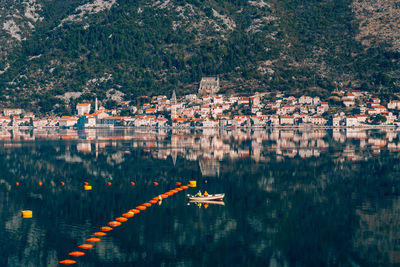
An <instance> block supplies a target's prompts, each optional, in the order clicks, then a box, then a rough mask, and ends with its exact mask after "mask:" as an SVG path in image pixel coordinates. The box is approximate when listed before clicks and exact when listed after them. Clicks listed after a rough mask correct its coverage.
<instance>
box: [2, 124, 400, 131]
mask: <svg viewBox="0 0 400 267" xmlns="http://www.w3.org/2000/svg"><path fill="white" fill-rule="evenodd" d="M391 128H392V129H396V128H399V126H398V125H362V126H327V125H306V126H304V125H279V126H265V127H257V126H255V127H254V126H250V127H245V126H242V127H202V126H200V127H196V126H181V127H173V126H166V127H152V126H140V127H135V126H113V127H107V126H96V127H76V126H72V127H60V126H45V127H33V126H6V127H0V129H2V130H3V129H4V130H13V129H20V130H34V129H40V130H46V129H59V130H64V129H65V130H68V129H70V130H71V129H73V130H85V129H95V130H113V129H133V130H134V129H141V130H143V129H151V130H155V129H163V130H169V129H171V130H175V129H193V130H210V129H215V130H228V131H229V130H235V129H250V130H262V129H264V130H267V129H364V130H367V129H391Z"/></svg>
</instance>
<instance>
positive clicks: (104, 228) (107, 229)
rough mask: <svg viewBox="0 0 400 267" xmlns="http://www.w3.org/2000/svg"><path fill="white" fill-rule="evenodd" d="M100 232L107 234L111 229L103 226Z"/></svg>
mask: <svg viewBox="0 0 400 267" xmlns="http://www.w3.org/2000/svg"><path fill="white" fill-rule="evenodd" d="M100 230H101V231H103V232H108V231H111V230H113V228H111V227H109V226H103V227H101V228H100Z"/></svg>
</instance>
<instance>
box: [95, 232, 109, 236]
mask: <svg viewBox="0 0 400 267" xmlns="http://www.w3.org/2000/svg"><path fill="white" fill-rule="evenodd" d="M93 235H94V236H105V235H107V234H106V233H103V232H94V233H93Z"/></svg>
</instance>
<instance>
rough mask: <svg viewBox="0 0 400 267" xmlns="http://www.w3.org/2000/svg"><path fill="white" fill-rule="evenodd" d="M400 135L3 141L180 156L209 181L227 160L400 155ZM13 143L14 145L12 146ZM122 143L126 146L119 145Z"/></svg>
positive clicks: (126, 135)
mask: <svg viewBox="0 0 400 267" xmlns="http://www.w3.org/2000/svg"><path fill="white" fill-rule="evenodd" d="M399 134H400V131H397V130H396V129H367V130H366V129H356V128H346V129H345V128H342V129H340V128H336V129H304V130H303V129H270V130H248V129H247V130H246V129H237V130H230V131H222V130H217V129H208V130H202V131H201V130H200V131H198V130H197V131H196V130H190V129H178V130H167V129H164V130H163V129H161V130H149V129H144V130H132V129H117V130H98V129H97V130H96V129H84V130H72V129H65V130H57V129H47V130H44V129H40V130H36V129H34V130H30V131H28V130H27V131H23V130H18V129H13V130H3V131H1V132H0V140H2V141H3V145H4V146H6V147H13V146H14V147H16V146H20V145H21V144H20V142H18V141H33V140H71V141H75V143H76V148H77V151H78V152H83V153H91V152H96V153H98V152H99V150H101V149H103V148H105V147H108V146H121V145H123V146H130V147H132V148H140V149H143V151H144V152H148V153H151V155H152V157H153V158H157V159H167V158H169V157H170V158H171V159H172V160H173V163H174V164H175V163H176V160H177V158H178V157H180V158H184V159H186V160H190V161H199V165H200V168H201V170H202V173H203V175H204V176H215V175H218V173H219V161H221V160H223V159H231V160H234V159H245V158H251V159H253V160H255V161H256V162H259V161H261V162H263V161H269V160H270V159H271V156H273V155H275V156H276V159H278V160H279V159H280V160H283V159H284V158H295V157H300V158H310V157H320V156H321V153H322V154H323V153H326V152H327V150H328V148H333V149H334V151H335V152H334V153H333V156H334V157H335V160H338V161H346V160H350V161H360V160H366V159H368V158H371V157H373V156H374V155H376V154H379V153H381V151H383V150H388V151H391V152H397V151H400V138H399ZM7 141H9V142H7ZM119 141H124V142H123V143H120V142H119Z"/></svg>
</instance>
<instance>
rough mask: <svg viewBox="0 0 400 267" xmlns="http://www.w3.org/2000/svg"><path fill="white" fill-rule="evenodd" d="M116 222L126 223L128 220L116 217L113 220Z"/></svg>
mask: <svg viewBox="0 0 400 267" xmlns="http://www.w3.org/2000/svg"><path fill="white" fill-rule="evenodd" d="M115 220H116V221H117V222H126V221H127V220H128V219H127V218H125V217H118V218H116V219H115Z"/></svg>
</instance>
